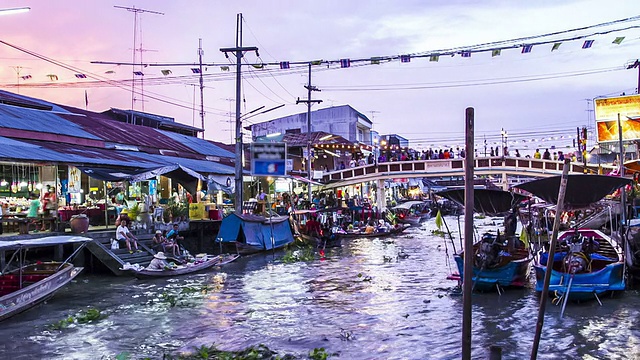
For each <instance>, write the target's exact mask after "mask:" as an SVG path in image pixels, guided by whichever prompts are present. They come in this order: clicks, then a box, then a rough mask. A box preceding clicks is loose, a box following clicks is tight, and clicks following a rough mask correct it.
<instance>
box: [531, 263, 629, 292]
mask: <svg viewBox="0 0 640 360" xmlns="http://www.w3.org/2000/svg"><path fill="white" fill-rule="evenodd" d="M534 268H535V271H536V291H537V292H541V291H542V290H543V285H544V274H545V272H546V270H547V267H546V266H541V265H534ZM623 274H624V265H623V264H622V263H621V262H620V263H616V264H610V265H607V266H606V267H605V268H603V269H602V270H600V271H596V272H591V273H586V274H574V275H573V280H572V281H571V289H570V290H569V300H572V301H583V300H592V299H595V296H594V294H596V295H601V294H603V293H606V292H610V291H622V290H624V289H625V286H626V284H625V280H624V275H623ZM570 278H571V274H568V273H564V272H560V271H556V270H551V281H550V282H549V293H551V294H554V295H556V296H562V295H564V293H565V292H566V291H567V288H568V285H569V279H570Z"/></svg>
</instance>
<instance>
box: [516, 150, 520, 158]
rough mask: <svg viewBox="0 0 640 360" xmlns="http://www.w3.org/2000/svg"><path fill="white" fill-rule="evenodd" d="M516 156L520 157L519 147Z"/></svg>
mask: <svg viewBox="0 0 640 360" xmlns="http://www.w3.org/2000/svg"><path fill="white" fill-rule="evenodd" d="M516 157H520V151H518V149H516Z"/></svg>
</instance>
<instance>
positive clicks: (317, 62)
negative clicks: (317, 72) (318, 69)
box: [311, 60, 322, 65]
mask: <svg viewBox="0 0 640 360" xmlns="http://www.w3.org/2000/svg"><path fill="white" fill-rule="evenodd" d="M311 65H322V60H313V61H311Z"/></svg>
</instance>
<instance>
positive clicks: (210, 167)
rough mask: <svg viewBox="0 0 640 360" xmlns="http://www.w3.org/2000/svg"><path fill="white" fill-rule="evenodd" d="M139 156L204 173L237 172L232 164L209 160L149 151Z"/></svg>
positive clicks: (226, 173)
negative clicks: (157, 153)
mask: <svg viewBox="0 0 640 360" xmlns="http://www.w3.org/2000/svg"><path fill="white" fill-rule="evenodd" d="M136 155H137V156H139V157H141V158H144V159H145V160H146V161H153V162H158V163H161V164H167V165H170V164H179V165H182V166H184V167H187V168H189V169H191V170H194V171H197V172H199V173H203V174H209V173H210V174H224V175H228V174H235V168H234V167H232V166H228V165H224V164H220V163H217V162H213V161H209V160H198V159H185V158H180V157H175V156H166V155H156V154H147V153H137V154H136Z"/></svg>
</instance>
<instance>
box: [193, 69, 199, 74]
mask: <svg viewBox="0 0 640 360" xmlns="http://www.w3.org/2000/svg"><path fill="white" fill-rule="evenodd" d="M191 72H192V73H194V74H200V72H201V71H200V69H199V68H191Z"/></svg>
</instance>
